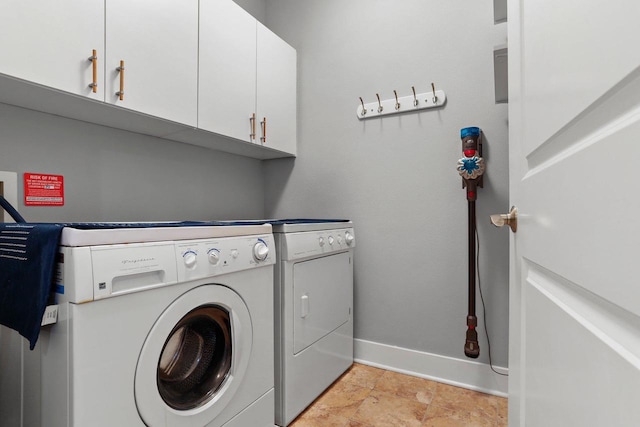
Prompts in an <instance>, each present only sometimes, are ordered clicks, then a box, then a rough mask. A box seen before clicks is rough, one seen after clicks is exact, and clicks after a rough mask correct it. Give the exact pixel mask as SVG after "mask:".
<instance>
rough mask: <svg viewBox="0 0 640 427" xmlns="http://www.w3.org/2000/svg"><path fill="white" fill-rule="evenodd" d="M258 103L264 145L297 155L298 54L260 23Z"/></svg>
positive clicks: (260, 134)
mask: <svg viewBox="0 0 640 427" xmlns="http://www.w3.org/2000/svg"><path fill="white" fill-rule="evenodd" d="M257 99H258V104H257V110H258V118H259V120H260V121H263V120H264V119H265V118H266V124H265V125H263V126H264V128H265V129H264V131H265V133H266V138H265V139H263V140H262V142H263V145H264V146H266V147H270V148H273V149H276V150H280V151H284V152H286V153H290V154H296V51H295V49H294V48H292V47H291V46H289V45H288V44H287V43H286V42H285V41H283V40H282V39H281V38H279V37H278V36H276V35H275V34H274V33H273V32H271V31H270V30H269V29H267V28H266V27H265V26H264V25H262V24H260V23H258V96H257ZM258 135H259V136H263V137H264V136H265V135H263V130H262V129H259V130H258Z"/></svg>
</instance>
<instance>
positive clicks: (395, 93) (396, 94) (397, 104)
mask: <svg viewBox="0 0 640 427" xmlns="http://www.w3.org/2000/svg"><path fill="white" fill-rule="evenodd" d="M393 94H394V95H395V97H396V110H399V109H400V103H399V102H398V92H396V91H395V90H394V91H393Z"/></svg>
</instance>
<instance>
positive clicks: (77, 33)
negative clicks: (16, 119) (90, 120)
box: [0, 0, 104, 100]
mask: <svg viewBox="0 0 640 427" xmlns="http://www.w3.org/2000/svg"><path fill="white" fill-rule="evenodd" d="M0 17H1V19H2V23H1V24H0V73H3V74H7V75H10V76H13V77H17V78H20V79H24V80H28V81H31V82H34V83H38V84H41V85H44V86H49V87H53V88H56V89H60V90H63V91H65V92H71V93H74V94H77V95H82V96H87V97H90V98H95V99H99V100H103V99H104V85H103V84H101V82H100V81H99V82H98V83H99V84H98V86H97V91H96V93H94V92H93V91H92V89H91V88H90V87H89V85H90V84H91V83H92V81H93V69H92V63H91V61H89V60H88V58H89V57H90V56H92V51H93V49H96V50H97V56H98V62H97V67H99V68H98V70H97V71H98V72H97V76H98V79H99V80H101V81H104V76H103V70H104V68H103V65H104V61H103V59H104V0H65V1H62V0H31V1H20V0H0Z"/></svg>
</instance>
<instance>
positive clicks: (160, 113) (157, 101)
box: [105, 0, 198, 127]
mask: <svg viewBox="0 0 640 427" xmlns="http://www.w3.org/2000/svg"><path fill="white" fill-rule="evenodd" d="M106 53H107V55H106V61H105V62H106V64H105V68H106V71H105V74H106V79H107V89H106V90H107V92H106V94H105V101H106V102H109V103H112V104H115V105H118V106H120V107H123V108H128V109H131V110H135V111H139V112H142V113H146V114H149V115H152V116H156V117H161V118H164V119H167V120H171V121H174V122H178V123H183V124H187V125H190V126H194V127H195V126H196V122H197V108H198V107H197V105H198V101H197V95H198V0H137V1H130V0H106ZM121 60H123V61H124V67H125V72H124V99H123V100H120V99H119V97H118V96H117V95H116V93H117V92H119V91H120V73H119V72H118V71H117V70H116V69H117V68H118V67H119V66H120V61H121Z"/></svg>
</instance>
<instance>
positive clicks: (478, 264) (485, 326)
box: [476, 218, 509, 377]
mask: <svg viewBox="0 0 640 427" xmlns="http://www.w3.org/2000/svg"><path fill="white" fill-rule="evenodd" d="M476 272H477V273H478V290H479V291H480V301H482V321H483V322H484V333H485V335H486V336H487V352H488V354H489V367H490V368H491V370H492V371H493V372H495V373H496V374H498V375H502V376H504V377H508V376H509V374H504V373H502V372H498V371H496V370H495V368H494V367H493V362H492V360H491V341H490V340H489V327H488V326H487V308H486V307H485V304H484V296H483V295H482V286H481V285H480V235H479V234H478V219H477V218H476Z"/></svg>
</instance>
